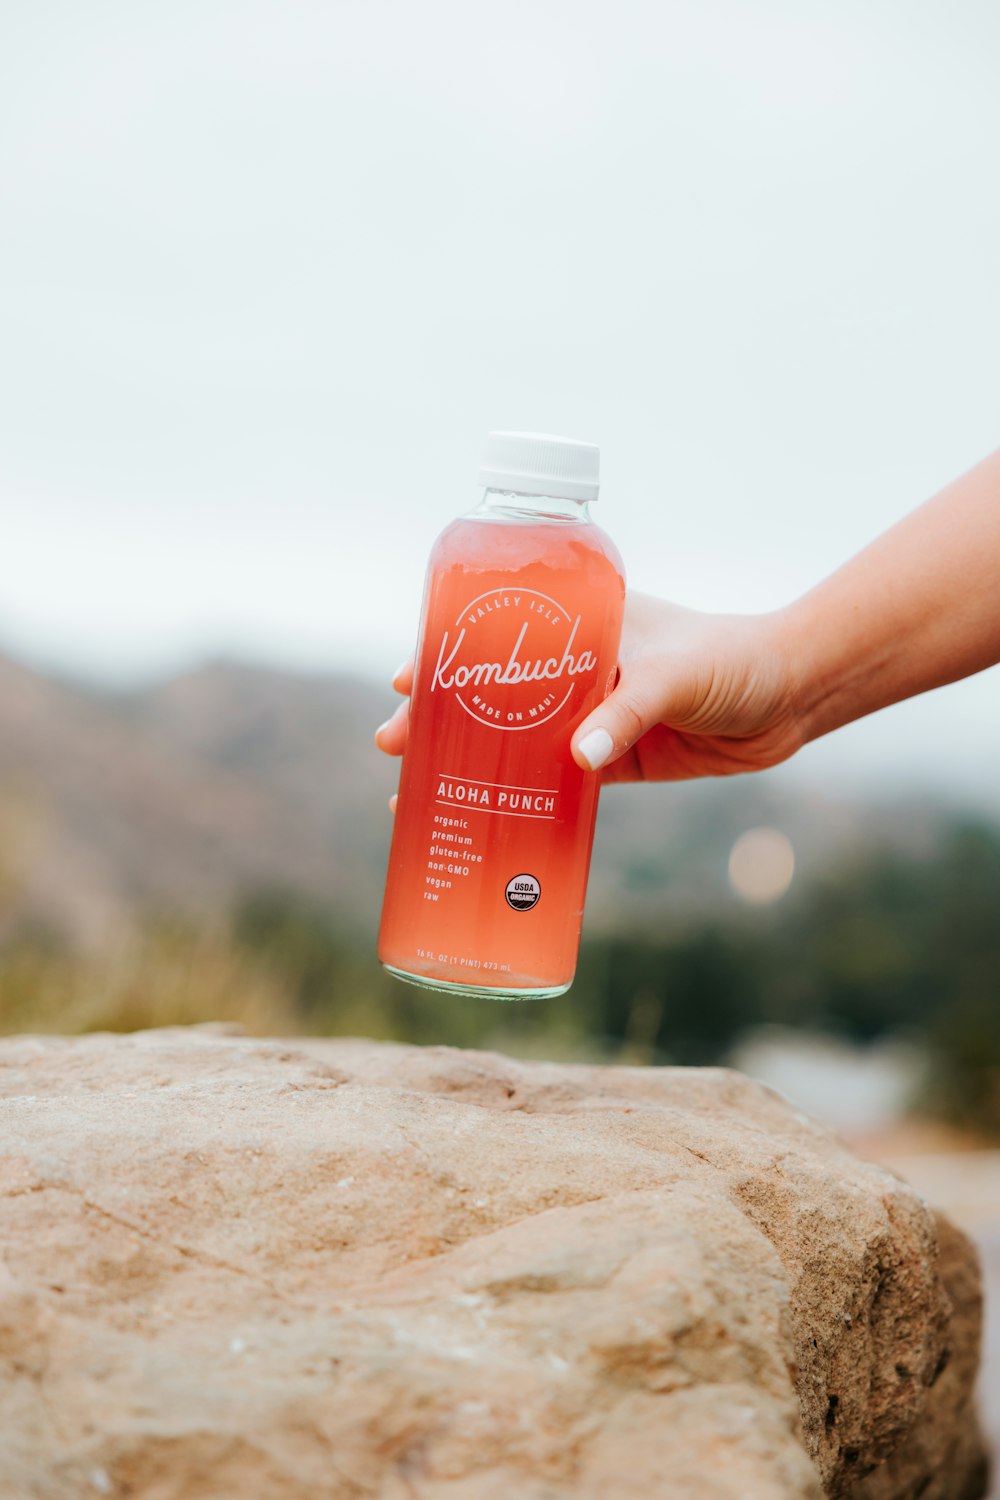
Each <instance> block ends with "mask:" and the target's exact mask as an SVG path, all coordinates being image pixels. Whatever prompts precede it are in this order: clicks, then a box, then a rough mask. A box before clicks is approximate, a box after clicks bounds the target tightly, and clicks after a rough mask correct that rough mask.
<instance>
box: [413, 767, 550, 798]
mask: <svg viewBox="0 0 1000 1500" xmlns="http://www.w3.org/2000/svg"><path fill="white" fill-rule="evenodd" d="M438 775H439V776H440V778H441V780H442V781H472V782H474V783H475V785H476V786H498V787H500V788H501V790H502V791H505V792H538V793H539V794H541V793H542V792H544V793H545V795H546V796H547V797H558V795H559V788H558V787H554V786H518V784H517V782H516V781H483V780H482V779H481V777H479V776H449V775H448V773H447V772H446V771H439V772H438Z"/></svg>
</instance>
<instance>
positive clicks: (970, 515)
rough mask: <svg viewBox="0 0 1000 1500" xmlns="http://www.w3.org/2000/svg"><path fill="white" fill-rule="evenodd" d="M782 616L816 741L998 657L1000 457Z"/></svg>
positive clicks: (804, 715) (798, 691)
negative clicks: (856, 720) (864, 715)
mask: <svg viewBox="0 0 1000 1500" xmlns="http://www.w3.org/2000/svg"><path fill="white" fill-rule="evenodd" d="M784 618H785V629H786V631H787V633H788V637H789V645H790V655H791V659H792V662H793V665H794V672H795V682H794V686H793V692H794V695H795V698H796V701H797V703H798V705H799V714H800V717H801V721H802V726H803V731H804V736H805V738H806V739H807V740H812V739H817V738H818V737H819V736H820V735H821V734H827V733H828V732H829V731H830V730H831V729H836V728H838V727H839V726H840V725H841V724H848V723H850V721H851V720H852V719H859V718H861V716H862V715H863V714H869V713H873V712H874V711H875V710H876V709H879V708H885V707H886V705H887V704H889V703H898V702H899V701H900V700H901V699H903V698H909V697H911V696H912V695H913V694H914V693H923V692H926V691H927V690H928V689H929V688H935V687H942V686H943V685H944V684H945V683H946V682H954V681H956V680H957V679H958V678H959V677H967V676H969V675H970V674H971V673H973V672H979V671H982V669H983V668H984V667H989V666H992V665H993V663H994V662H996V661H1000V453H994V454H993V455H992V456H991V457H990V458H987V459H985V460H984V462H983V463H981V464H979V465H977V467H976V468H974V469H972V470H970V472H969V473H968V474H964V475H963V476H962V478H961V479H957V480H956V481H955V483H954V484H950V485H949V486H948V487H947V489H944V490H942V491H941V493H940V494H938V495H935V497H934V499H933V500H928V501H927V503H926V505H922V506H921V507H920V508H919V510H915V511H913V512H912V514H911V515H908V516H906V517H905V519H904V520H902V521H900V522H899V523H898V525H896V526H893V527H892V529H891V530H890V531H887V532H886V533H885V534H884V535H883V536H880V537H879V538H878V539H877V540H876V541H874V542H872V544H871V545H870V546H869V547H866V548H865V550H864V551H863V552H861V553H859V554H858V556H857V557H855V558H852V559H851V561H850V562H849V563H846V564H845V566H844V567H842V568H840V569H838V571H837V572H836V573H834V574H832V575H831V577H829V578H828V579H826V581H825V582H824V583H821V584H820V585H819V587H818V588H815V589H813V590H812V592H811V593H809V594H806V595H805V597H804V598H802V599H800V600H799V601H798V602H797V603H796V604H793V605H792V606H791V607H790V608H789V609H788V610H786V611H785V612H784Z"/></svg>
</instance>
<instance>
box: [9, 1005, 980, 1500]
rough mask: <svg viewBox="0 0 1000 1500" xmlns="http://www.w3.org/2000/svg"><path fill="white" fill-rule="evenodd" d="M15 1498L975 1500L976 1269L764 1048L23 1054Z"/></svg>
mask: <svg viewBox="0 0 1000 1500" xmlns="http://www.w3.org/2000/svg"><path fill="white" fill-rule="evenodd" d="M0 1257H2V1258H0V1495H2V1496H3V1497H4V1500H76V1497H83V1496H86V1497H88V1500H93V1497H94V1496H97V1495H111V1496H123V1497H124V1496H128V1497H130V1500H237V1497H239V1500H258V1497H259V1500H299V1497H302V1500H305V1497H309V1500H326V1497H336V1500H340V1497H343V1500H356V1497H357V1500H365V1497H379V1500H438V1497H440V1500H570V1497H572V1500H633V1497H634V1500H659V1497H670V1500H689V1497H690V1500H703V1497H704V1500H709V1497H712V1500H714V1497H718V1500H798V1497H802V1500H805V1497H818V1496H821V1495H822V1494H823V1493H824V1491H825V1492H826V1493H827V1494H831V1495H845V1494H851V1495H852V1496H857V1497H859V1500H860V1497H864V1500H888V1497H900V1500H901V1497H903V1496H906V1497H911V1496H913V1497H916V1496H921V1497H923V1500H974V1497H978V1496H980V1495H981V1494H982V1492H983V1488H984V1483H985V1475H984V1473H983V1462H982V1456H981V1446H980V1441H979V1436H978V1431H977V1426H976V1421H975V1415H974V1411H973V1408H972V1404H971V1386H972V1380H973V1375H974V1370H975V1363H976V1346H977V1339H978V1328H979V1314H980V1309H979V1291H978V1276H977V1270H976V1264H975V1257H974V1254H973V1252H972V1251H971V1249H970V1247H969V1246H968V1243H967V1242H966V1241H965V1240H964V1239H963V1238H962V1237H961V1236H960V1235H959V1234H958V1232H957V1231H956V1230H954V1229H952V1228H951V1227H950V1226H949V1225H948V1224H947V1223H946V1222H944V1221H942V1220H940V1219H938V1218H936V1217H935V1215H934V1214H933V1212H932V1211H931V1210H929V1209H928V1207H927V1206H926V1205H925V1204H924V1203H923V1202H922V1200H921V1199H920V1198H918V1197H917V1195H916V1194H915V1193H914V1192H913V1191H912V1190H911V1189H909V1188H908V1187H906V1186H905V1185H904V1184H903V1183H902V1182H900V1181H899V1180H898V1179H897V1178H895V1177H893V1176H891V1175H890V1174H889V1173H888V1172H885V1171H883V1170H882V1169H880V1168H878V1167H874V1166H871V1165H867V1164H865V1163H863V1162H861V1161H858V1160H857V1159H856V1158H855V1157H853V1156H852V1155H851V1154H850V1153H849V1152H848V1151H846V1150H845V1148H844V1147H843V1146H841V1145H840V1144H839V1143H838V1141H837V1140H836V1139H835V1138H834V1137H832V1136H831V1135H830V1134H829V1133H827V1132H826V1131H825V1130H823V1129H821V1128H820V1127H819V1126H817V1125H815V1124H813V1123H812V1122H810V1121H809V1120H808V1119H806V1118H805V1117H804V1116H802V1115H801V1114H798V1113H796V1112H795V1111H794V1110H793V1109H792V1108H791V1107H790V1106H789V1105H788V1104H786V1103H785V1102H784V1101H782V1100H781V1099H780V1098H778V1097H777V1096H775V1095H773V1094H771V1093H769V1092H768V1091H766V1090H765V1089H763V1088H761V1087H759V1086H757V1085H755V1084H753V1083H751V1082H749V1081H748V1080H746V1079H745V1078H742V1077H741V1076H739V1075H738V1074H734V1073H730V1072H726V1071H723V1070H714V1069H711V1070H680V1069H629V1068H596V1067H593V1068H592V1067H563V1066H554V1065H547V1064H522V1063H515V1062H512V1061H510V1060H509V1059H507V1058H503V1057H498V1056H494V1055H491V1054H484V1053H463V1052H456V1051H452V1050H450V1049H446V1048H434V1049H427V1050H422V1049H416V1048H407V1047H398V1046H390V1045H379V1044H374V1043H367V1042H351V1041H299V1040H296V1041H294V1042H287V1043H286V1042H282V1041H273V1042H272V1041H257V1040H252V1039H250V1038H246V1037H242V1036H239V1035H232V1034H230V1033H228V1032H226V1031H224V1030H221V1029H212V1028H195V1029H192V1030H189V1031H182V1030H170V1031H160V1032H146V1033H138V1034H136V1035H133V1036H127V1037H109V1036H104V1035H100V1036H90V1037H84V1038H76V1039H62V1038H39V1037H25V1038H17V1039H13V1040H8V1041H6V1042H3V1043H0Z"/></svg>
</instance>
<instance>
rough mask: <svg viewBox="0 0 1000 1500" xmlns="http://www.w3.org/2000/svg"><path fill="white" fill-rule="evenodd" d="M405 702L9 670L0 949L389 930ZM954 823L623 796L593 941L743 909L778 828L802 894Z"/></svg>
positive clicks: (267, 676) (228, 680) (870, 812)
mask: <svg viewBox="0 0 1000 1500" xmlns="http://www.w3.org/2000/svg"><path fill="white" fill-rule="evenodd" d="M392 702H393V696H392V694H391V693H390V692H388V690H385V691H383V690H380V689H379V688H377V687H375V686H374V685H372V684H371V683H368V682H365V681H362V680H359V679H356V678H352V677H347V676H329V677H319V676H305V675H298V674H294V673H290V672H284V671H277V670H270V669H265V668H262V667H256V666H248V665H245V664H241V663H236V662H228V661H218V662H213V663H210V664H208V665H206V666H203V667H201V668H199V669H197V670H195V671H191V672H188V673H185V674H183V675H181V676H178V677H176V678H173V679H171V680H169V681H167V682H163V683H160V684H156V685H153V686H150V687H148V688H145V689H143V690H140V691H135V692H130V693H127V694H110V693H106V692H100V691H97V690H93V689H85V688H83V687H81V686H79V685H76V684H68V683H66V682H62V681H57V680H54V679H52V678H49V677H46V676H44V675H42V674H41V673H38V672H36V671H32V670H30V669H28V668H27V667H25V666H23V665H20V664H18V663H15V662H14V661H11V660H10V659H6V658H2V657H0V932H3V931H10V930H11V929H12V928H14V927H15V926H23V925H24V924H31V925H32V926H34V927H36V928H39V929H41V930H43V931H44V930H49V931H51V932H53V933H54V934H58V935H60V936H63V937H66V936H68V937H71V938H73V939H75V940H78V941H80V942H82V943H84V944H86V945H88V946H93V945H101V944H103V943H105V942H107V941H108V940H111V939H113V938H114V937H115V936H117V935H119V934H121V933H123V932H125V931H127V930H128V928H129V927H130V925H131V924H132V922H133V921H134V919H135V917H136V916H137V915H139V914H147V913H149V912H155V911H170V912H180V913H184V914H186V915H188V916H191V917H195V918H198V919H199V920H201V919H204V920H207V921H209V922H211V921H213V920H216V919H218V918H220V917H224V916H225V915H226V914H227V913H228V911H229V909H230V908H231V906H232V904H233V903H234V901H235V900H237V899H239V898H240V897H242V896H243V895H245V894H246V893H248V892H251V891H254V890H259V889H261V888H274V887H283V888H287V889H290V890H294V891H299V892H302V893H305V894H308V895H309V896H311V897H313V898H315V899H316V900H318V901H320V902H322V903H323V904H325V905H328V906H329V907H331V908H332V909H335V910H337V911H338V912H339V913H340V914H341V915H342V916H343V917H344V918H345V919H346V920H347V922H348V923H349V924H350V925H351V926H352V927H353V928H355V929H356V930H357V931H359V932H363V933H365V934H368V933H370V932H371V931H372V930H373V929H374V927H375V925H376V922H377V918H378V911H379V905H380V899H381V888H382V882H383V879H384V872H385V861H386V854H387V850H388V840H389V832H390V818H389V815H388V812H387V810H386V799H387V797H388V796H389V794H390V792H391V791H392V789H393V786H394V784H395V780H396V767H395V766H394V765H393V764H392V763H390V762H389V761H387V760H386V759H385V758H384V757H382V756H380V755H379V754H378V753H377V752H376V751H375V750H374V748H373V746H372V739H371V736H372V730H373V728H374V726H375V725H376V724H377V723H379V721H380V720H381V719H383V718H384V717H385V716H386V713H387V712H388V711H389V709H390V707H391V705H392ZM943 817H944V814H943V812H942V811H940V810H939V809H938V808H937V807H936V806H934V805H932V804H929V803H924V802H921V801H920V800H918V799H913V800H911V801H909V802H907V803H905V804H898V805H894V806H889V807H886V806H882V807H879V808H876V807H872V806H868V805H864V804H856V805H846V804H844V803H843V802H838V801H834V800H832V799H828V798H826V797H825V796H823V795H822V793H821V792H819V791H812V792H804V791H803V790H802V789H801V787H800V786H798V785H796V786H795V787H794V788H792V787H791V786H790V784H789V782H788V780H787V779H786V778H784V777H783V776H782V773H781V771H780V769H779V770H778V771H776V772H770V773H768V774H766V775H764V776H756V777H747V778H737V779H735V780H732V781H715V782H700V783H688V784H682V785H673V786H658V787H643V788H631V787H624V788H619V787H616V788H614V789H612V790H610V791H609V792H608V793H607V794H606V795H605V797H604V798H603V801H602V808H601V816H600V818H599V821H598V839H597V846H596V849H595V857H594V866H593V873H592V878H591V890H590V897H589V901H588V928H589V929H590V930H591V931H592V932H599V931H602V930H605V931H607V930H611V929H615V928H621V927H622V926H625V927H640V926H641V927H646V928H648V927H650V926H652V927H655V928H658V929H659V928H662V927H663V926H664V925H667V926H668V927H669V925H670V924H683V922H684V921H685V920H686V918H687V917H688V916H690V915H692V914H695V913H698V914H703V913H704V911H705V910H706V909H713V910H714V909H717V908H719V907H726V906H731V905H732V904H733V903H734V901H735V898H734V897H733V896H732V895H731V893H730V892H729V889H728V885H727V881H726V868H727V860H728V855H729V850H730V848H731V847H732V844H733V842H734V840H735V839H736V838H737V837H739V835H740V834H741V833H743V832H745V831H746V830H747V829H748V828H750V827H754V826H760V825H770V826H775V827H778V828H780V829H781V830H782V831H783V832H784V833H785V834H787V836H788V837H789V838H790V840H791V842H792V845H793V847H794V849H795V854H796V864H797V871H798V874H799V875H800V876H804V877H805V878H808V877H809V875H810V874H811V873H815V872H816V871H818V870H819V869H821V868H822V867H823V866H824V865H825V864H826V863H828V862H829V861H830V860H831V859H832V858H833V857H834V856H835V855H837V854H839V853H842V852H843V851H844V850H845V849H847V848H850V847H851V846H856V847H857V848H858V849H859V850H863V849H864V847H865V846H875V845H880V846H883V847H884V846H886V845H889V846H891V847H894V848H901V849H904V850H907V851H909V852H911V853H912V855H913V856H914V858H920V857H923V856H924V855H927V854H929V853H930V852H931V851H932V850H933V848H934V845H935V842H936V839H937V836H938V833H939V829H940V826H941V823H942V819H943Z"/></svg>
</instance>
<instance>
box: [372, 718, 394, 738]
mask: <svg viewBox="0 0 1000 1500" xmlns="http://www.w3.org/2000/svg"><path fill="white" fill-rule="evenodd" d="M391 723H392V720H391V719H386V721H385V723H384V724H380V725H379V726H378V728H377V729H376V731H375V738H376V739H378V737H379V735H380V734H381V733H382V731H383V729H388V728H389V725H390V724H391Z"/></svg>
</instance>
